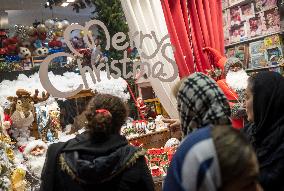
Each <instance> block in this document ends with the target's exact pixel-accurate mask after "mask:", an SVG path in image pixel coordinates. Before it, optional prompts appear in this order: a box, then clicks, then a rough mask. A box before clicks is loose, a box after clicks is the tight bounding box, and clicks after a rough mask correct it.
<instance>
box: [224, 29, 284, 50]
mask: <svg viewBox="0 0 284 191" xmlns="http://www.w3.org/2000/svg"><path fill="white" fill-rule="evenodd" d="M283 32H284V31H278V32H274V33H269V34H266V35H261V36H257V37H253V38H249V39H247V40H243V41H240V42H234V43H230V44H228V45H225V48H230V47H233V46H236V45H239V44H242V43H250V42H253V41H257V40H260V39H263V38H265V37H268V36H272V35H275V34H283Z"/></svg>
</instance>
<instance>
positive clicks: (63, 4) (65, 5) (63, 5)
mask: <svg viewBox="0 0 284 191" xmlns="http://www.w3.org/2000/svg"><path fill="white" fill-rule="evenodd" d="M68 5H69V3H66V2H64V3H62V4H61V6H62V7H67V6H68Z"/></svg>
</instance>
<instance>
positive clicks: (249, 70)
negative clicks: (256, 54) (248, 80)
mask: <svg viewBox="0 0 284 191" xmlns="http://www.w3.org/2000/svg"><path fill="white" fill-rule="evenodd" d="M273 68H284V64H278V65H274V66H266V67H259V68H250V69H246V72H248V73H250V72H256V71H261V70H269V69H273Z"/></svg>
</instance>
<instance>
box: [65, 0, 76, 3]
mask: <svg viewBox="0 0 284 191" xmlns="http://www.w3.org/2000/svg"><path fill="white" fill-rule="evenodd" d="M75 1H76V0H67V3H74V2H75Z"/></svg>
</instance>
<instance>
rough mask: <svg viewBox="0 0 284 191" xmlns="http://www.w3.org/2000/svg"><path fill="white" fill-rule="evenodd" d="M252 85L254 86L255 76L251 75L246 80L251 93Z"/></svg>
mask: <svg viewBox="0 0 284 191" xmlns="http://www.w3.org/2000/svg"><path fill="white" fill-rule="evenodd" d="M254 85H255V75H252V76H250V77H249V78H248V87H249V88H250V89H251V91H252V92H253V90H254ZM253 93H254V92H253Z"/></svg>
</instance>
